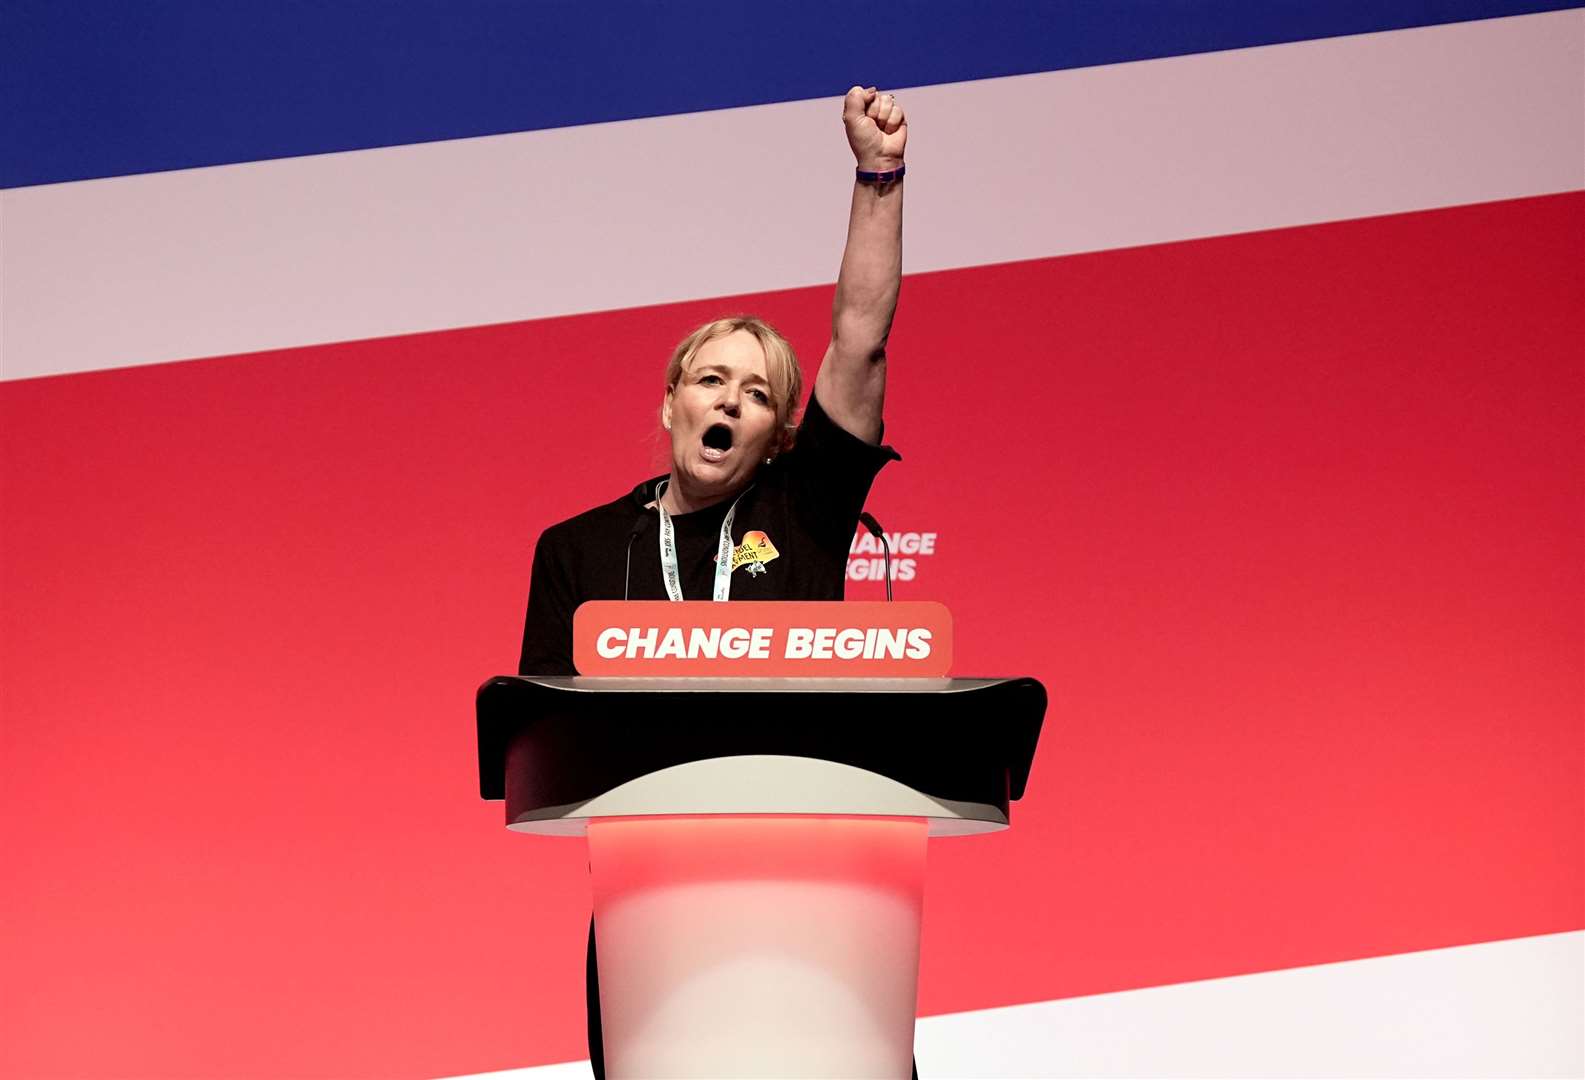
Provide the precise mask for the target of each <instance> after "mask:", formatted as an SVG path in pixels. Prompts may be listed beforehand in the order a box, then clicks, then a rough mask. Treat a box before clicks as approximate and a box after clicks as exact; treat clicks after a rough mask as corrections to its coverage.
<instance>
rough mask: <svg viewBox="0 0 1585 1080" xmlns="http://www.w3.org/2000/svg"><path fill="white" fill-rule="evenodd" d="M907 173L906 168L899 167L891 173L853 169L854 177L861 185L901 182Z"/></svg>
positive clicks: (904, 166) (903, 166)
mask: <svg viewBox="0 0 1585 1080" xmlns="http://www.w3.org/2000/svg"><path fill="white" fill-rule="evenodd" d="M907 171H908V166H906V165H899V166H897V168H895V169H893V170H892V171H891V172H865V171H864V170H863V169H855V170H854V175H855V176H856V177H857V178H858V182H859V183H861V184H890V183H891V182H892V181H893V180H901V179H902V178H903V174H904V173H906V172H907Z"/></svg>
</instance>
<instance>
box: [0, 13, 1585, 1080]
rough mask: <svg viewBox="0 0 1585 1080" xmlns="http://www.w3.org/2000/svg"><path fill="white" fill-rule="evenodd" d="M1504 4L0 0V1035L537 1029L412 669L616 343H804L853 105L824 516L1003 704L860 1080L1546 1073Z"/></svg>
mask: <svg viewBox="0 0 1585 1080" xmlns="http://www.w3.org/2000/svg"><path fill="white" fill-rule="evenodd" d="M1565 6H1568V5H1559V4H1546V3H1504V2H1498V0H1489V2H1477V0H1469V2H1452V0H1444V2H1432V3H1424V2H1417V3H1408V2H1401V3H1400V2H1396V0H1382V2H1377V3H1373V4H1369V5H1363V4H1362V5H1331V6H1323V8H1324V10H1322V9H1316V10H1311V11H1309V12H1304V13H1301V12H1297V11H1296V10H1294V9H1293V7H1292V6H1290V5H1264V4H1254V3H1213V2H1203V3H1195V4H1190V5H1157V4H1152V3H1145V2H1142V0H1141V2H1136V3H1128V4H1117V3H1088V4H1069V5H1063V6H1062V7H1061V8H1060V9H1058V8H1057V7H1055V6H1049V7H1048V6H1046V5H1030V6H1028V7H1023V6H1011V5H1008V6H998V5H992V6H989V7H976V8H974V9H973V10H972V11H971V10H970V8H968V7H961V8H960V7H959V6H957V5H926V6H920V7H913V8H910V7H907V6H904V7H902V8H899V9H897V10H894V11H882V10H878V9H873V8H863V7H853V6H852V5H840V6H839V5H831V4H813V5H799V6H797V7H796V9H794V8H786V9H781V8H777V9H776V10H739V9H737V8H735V7H728V6H724V5H723V6H721V7H718V8H705V7H691V6H688V5H653V6H651V5H644V6H642V7H639V6H634V7H631V8H630V7H629V6H626V5H609V6H607V7H604V8H601V7H598V6H596V7H593V8H591V7H590V6H589V5H587V4H578V5H573V4H564V5H563V4H552V5H514V4H505V3H482V2H481V3H469V4H460V5H458V4H432V3H426V4H408V5H388V4H375V3H361V4H360V3H354V4H334V5H288V6H276V5H253V6H251V7H250V8H247V9H241V8H235V7H231V6H227V5H221V6H220V7H216V6H214V5H207V4H198V3H175V4H164V5H157V6H152V7H144V6H128V5H120V4H111V3H99V4H93V3H90V4H80V5H75V6H72V7H69V8H66V7H62V6H60V5H53V4H51V5H45V4H35V3H27V2H23V3H18V2H11V3H8V4H7V5H6V9H7V10H6V22H7V24H8V26H7V34H6V38H7V43H6V45H5V50H6V53H5V58H4V63H3V64H0V68H3V69H4V75H3V76H0V77H3V78H4V80H5V86H4V91H5V98H6V100H7V107H6V109H5V110H4V115H3V117H0V136H3V137H0V147H3V150H0V154H3V169H4V174H3V177H0V180H3V183H4V185H5V186H6V190H5V192H4V193H3V204H0V206H3V213H4V219H3V228H4V233H3V239H4V253H3V257H4V263H3V272H4V310H3V317H4V326H3V335H4V336H3V347H4V352H3V362H4V374H5V377H6V379H7V382H6V383H5V384H4V386H3V387H0V407H3V435H0V439H3V443H0V448H3V468H4V490H3V496H4V517H3V528H4V538H3V543H4V547H3V557H4V562H3V571H0V573H3V579H0V581H3V589H4V594H3V605H4V607H3V616H0V632H3V635H4V638H3V645H4V653H3V658H4V673H3V674H4V679H3V690H0V693H3V699H0V701H3V707H4V726H3V730H0V740H3V742H0V755H3V756H0V770H3V776H0V830H3V833H0V836H3V851H4V856H3V866H4V875H5V877H4V888H3V890H0V916H3V917H0V925H3V927H4V929H3V931H0V933H3V938H0V985H3V994H4V996H3V999H0V1015H3V1016H4V1017H5V1020H4V1028H5V1031H4V1035H3V1036H0V1071H3V1073H4V1075H6V1076H13V1077H29V1078H43V1077H83V1076H116V1077H238V1078H243V1077H247V1078H253V1077H258V1078H266V1077H285V1076H290V1077H326V1078H329V1077H421V1076H445V1075H460V1074H465V1073H476V1072H482V1071H486V1070H492V1069H508V1068H527V1067H531V1066H544V1065H551V1064H553V1063H556V1062H568V1061H573V1060H575V1059H578V1058H580V1057H583V1056H584V1053H585V1051H584V1043H583V1013H582V1010H583V991H582V979H583V974H582V967H583V950H584V937H583V935H584V931H585V927H586V921H587V917H588V909H589V895H588V883H587V874H586V869H585V855H584V852H583V849H582V845H580V844H578V843H574V842H558V841H554V840H545V839H537V838H526V837H522V836H517V835H512V834H508V833H507V832H506V831H505V830H504V829H503V828H502V817H501V808H500V805H499V804H493V803H484V802H481V801H480V800H479V799H478V797H477V787H476V776H475V758H474V742H473V717H472V694H473V691H474V688H475V687H476V686H477V685H478V684H479V683H480V682H481V681H482V680H484V679H485V678H487V677H488V676H490V675H493V674H496V673H500V672H509V671H511V670H512V669H513V667H514V665H515V661H516V656H517V647H518V641H519V635H520V633H521V620H522V615H523V607H524V601H525V598H526V593H527V586H528V576H529V560H530V555H531V552H532V550H533V545H534V541H535V539H536V537H537V536H538V534H539V532H540V530H541V529H543V528H544V527H545V526H547V525H549V524H551V523H552V522H555V521H557V520H559V519H561V518H564V517H567V516H569V515H571V514H573V513H576V512H578V511H580V510H582V509H584V508H586V507H588V506H590V505H592V504H594V503H597V502H603V501H606V500H608V499H611V498H614V497H615V496H617V495H618V494H621V493H623V492H625V491H627V490H628V489H629V488H630V487H631V486H632V485H633V484H634V483H635V482H636V481H637V480H639V479H641V478H644V477H647V476H650V475H654V474H656V473H658V472H660V471H661V470H662V467H663V466H662V460H663V450H662V443H661V442H660V439H659V435H658V432H657V426H658V425H657V417H656V410H657V407H658V406H659V404H660V398H661V391H662V384H661V372H662V366H663V364H664V361H665V358H666V356H667V354H668V352H669V350H670V348H671V347H672V346H673V344H674V343H675V342H676V341H677V340H678V339H679V338H680V337H682V336H683V335H684V334H685V333H686V332H687V331H688V330H689V329H690V328H692V327H693V326H695V325H696V324H698V323H699V322H701V321H703V320H706V319H709V318H713V317H715V316H718V315H721V314H724V313H733V312H739V311H748V312H754V313H757V314H760V315H762V316H764V317H766V318H768V319H769V320H770V321H771V322H773V323H774V324H776V325H777V326H779V327H780V328H781V329H782V330H783V331H784V332H786V334H787V335H788V336H789V337H790V338H791V340H792V341H793V342H794V343H795V345H796V346H797V347H798V349H799V351H800V354H801V356H802V358H803V361H804V364H805V368H806V373H807V374H808V375H809V376H810V377H812V376H813V374H814V369H815V365H816V364H817V363H818V361H819V358H820V355H821V352H822V350H823V349H824V347H825V344H826V340H827V334H828V320H829V309H830V304H831V291H832V289H831V285H832V282H833V280H834V278H835V272H836V268H837V264H838V258H839V256H840V251H841V244H842V239H843V232H844V226H845V214H846V207H847V200H848V192H849V184H850V175H851V168H852V161H851V159H850V157H849V154H848V151H847V147H846V144H845V141H844V139H843V134H842V128H841V124H840V121H839V104H840V98H841V95H842V93H843V91H845V90H846V89H847V87H848V86H849V85H851V84H853V83H855V82H862V83H866V84H869V83H876V84H879V85H880V86H882V87H883V88H888V89H897V90H898V91H899V94H900V96H901V97H902V99H903V101H904V104H905V106H906V107H907V109H908V114H909V117H910V121H911V124H910V127H911V137H910V143H909V162H908V164H909V178H908V181H907V183H908V191H907V200H908V208H907V217H908V222H907V238H906V249H907V255H906V271H907V278H906V280H905V282H904V286H903V293H902V301H901V306H900V309H899V312H898V316H897V322H896V330H895V333H894V335H893V338H892V342H891V349H890V354H891V358H892V359H891V370H892V383H891V386H890V390H889V394H888V400H887V437H888V441H890V442H892V443H893V444H894V445H895V446H896V447H897V448H898V449H899V450H900V451H901V453H902V455H903V461H902V462H901V463H900V464H894V465H892V466H889V467H888V468H887V470H886V471H885V472H884V473H883V474H882V476H881V478H880V480H879V482H878V484H877V486H876V489H875V492H874V495H873V497H872V501H871V510H872V511H873V513H874V514H875V515H876V516H877V517H878V518H879V519H880V520H881V521H882V522H883V523H884V525H885V526H886V528H887V529H888V530H889V531H891V532H893V533H895V534H898V537H897V539H898V542H899V546H900V549H901V552H902V554H901V558H900V559H899V562H898V565H899V569H900V572H899V574H898V579H899V580H898V582H897V592H898V595H899V596H900V597H908V598H920V599H933V600H941V601H944V602H945V603H946V604H947V605H949V606H950V607H951V609H952V610H953V612H954V613H955V616H956V620H957V628H958V629H957V671H956V673H957V674H960V675H1026V674H1027V675H1033V676H1036V677H1038V678H1039V679H1041V680H1042V681H1043V682H1044V683H1045V684H1046V686H1047V687H1048V688H1049V691H1050V695H1051V707H1050V711H1049V714H1048V716H1047V719H1046V726H1045V733H1044V737H1043V739H1042V742H1041V747H1040V752H1039V755H1038V756H1037V758H1036V761H1035V765H1034V771H1033V776H1032V780H1031V784H1030V789H1029V796H1028V798H1027V799H1026V800H1024V801H1023V802H1022V803H1021V804H1019V805H1018V806H1017V807H1016V808H1015V811H1014V817H1013V820H1014V828H1013V829H1012V830H1011V831H1009V832H1006V833H1004V834H1000V835H997V836H994V837H990V838H985V839H977V840H955V841H954V840H948V841H943V842H940V843H937V844H934V845H933V846H932V848H931V851H930V880H929V893H928V900H927V904H926V923H925V939H924V961H923V965H924V966H923V971H922V980H921V988H920V997H919V1009H920V1014H921V1016H922V1017H924V1018H925V1019H923V1020H922V1021H921V1025H920V1029H919V1030H920V1043H919V1059H920V1071H921V1074H923V1075H927V1076H929V1075H935V1076H942V1075H959V1076H961V1075H986V1076H995V1075H1026V1076H1028V1075H1053V1076H1054V1075H1067V1074H1069V1073H1089V1074H1099V1075H1107V1074H1111V1075H1117V1074H1122V1073H1128V1072H1134V1073H1139V1072H1146V1073H1156V1074H1191V1073H1199V1074H1207V1073H1212V1074H1214V1073H1221V1074H1224V1075H1232V1074H1237V1073H1244V1074H1262V1073H1264V1074H1301V1073H1330V1074H1334V1075H1390V1074H1403V1075H1408V1074H1411V1073H1420V1074H1431V1073H1439V1072H1442V1073H1460V1074H1466V1075H1474V1074H1482V1073H1493V1074H1497V1073H1507V1074H1510V1075H1513V1074H1532V1075H1566V1074H1569V1073H1571V1072H1578V1071H1579V1070H1580V1069H1581V1068H1582V1067H1585V1066H1582V1064H1581V1050H1580V1038H1581V1026H1580V1019H1579V1016H1580V1013H1579V1012H1578V1009H1579V1004H1580V1002H1579V994H1580V990H1579V979H1580V970H1581V961H1580V955H1581V944H1580V943H1581V935H1580V933H1579V931H1580V930H1581V928H1582V927H1585V904H1582V871H1581V849H1582V826H1581V822H1582V787H1581V770H1582V738H1581V681H1582V680H1581V676H1582V671H1581V656H1582V645H1585V640H1582V618H1581V614H1582V613H1581V595H1582V592H1581V588H1582V567H1585V550H1582V525H1585V522H1582V503H1585V485H1582V478H1581V463H1582V460H1585V456H1582V450H1585V446H1582V401H1585V385H1582V384H1585V379H1582V367H1585V365H1582V346H1581V342H1582V341H1585V259H1582V258H1581V251H1582V243H1585V193H1582V189H1585V146H1582V140H1585V115H1582V114H1585V105H1582V100H1581V89H1580V88H1581V85H1582V77H1585V18H1582V15H1581V13H1580V12H1578V11H1547V10H1545V9H1549V8H1553V7H1565ZM610 556H611V558H613V559H619V558H621V556H622V553H621V552H620V551H612V552H611V553H610ZM876 572H877V571H876V563H875V561H874V560H873V555H872V553H871V552H869V551H868V550H855V552H854V556H853V561H852V564H851V567H850V577H851V578H852V581H851V583H850V588H849V595H850V596H852V597H863V598H871V597H876V596H878V595H879V593H880V583H879V582H878V581H877V580H876ZM745 722H752V720H751V718H745ZM1238 977H1242V978H1238ZM1144 988H1156V989H1152V990H1146V989H1144ZM1122 991H1133V992H1134V993H1118V992H1122ZM1011 1006H1018V1007H1017V1008H1010V1007H1011ZM571 1069H572V1067H569V1070H571ZM569 1070H555V1069H550V1070H546V1071H545V1073H544V1075H550V1073H552V1072H559V1071H569ZM524 1075H529V1073H525V1074H524ZM536 1075H537V1073H536ZM569 1075H570V1072H569Z"/></svg>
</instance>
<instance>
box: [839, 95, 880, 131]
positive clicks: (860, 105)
mask: <svg viewBox="0 0 1585 1080" xmlns="http://www.w3.org/2000/svg"><path fill="white" fill-rule="evenodd" d="M874 96H875V91H873V90H866V89H864V87H862V86H855V87H853V88H852V89H851V90H849V91H848V94H847V97H845V98H843V99H842V119H843V120H845V121H847V122H849V123H852V122H853V121H854V120H858V119H860V118H861V117H863V116H864V114H865V113H866V112H867V111H868V109H869V105H870V99H871V98H873V97H874Z"/></svg>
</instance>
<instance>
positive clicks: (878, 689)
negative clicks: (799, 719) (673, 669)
mask: <svg viewBox="0 0 1585 1080" xmlns="http://www.w3.org/2000/svg"><path fill="white" fill-rule="evenodd" d="M520 678H522V679H523V681H524V682H530V683H534V684H535V685H538V686H544V687H547V688H549V689H552V690H571V691H582V692H588V693H612V692H618V693H633V692H635V691H638V692H642V693H659V694H664V693H734V694H742V693H770V694H866V693H869V694H940V693H960V692H963V691H966V690H978V689H981V688H983V687H987V686H994V685H995V684H996V683H999V682H1004V681H1006V680H1003V679H791V678H781V679H722V678H715V677H709V678H684V679H676V678H673V679H645V678H591V677H589V676H584V675H572V676H560V675H558V676H520Z"/></svg>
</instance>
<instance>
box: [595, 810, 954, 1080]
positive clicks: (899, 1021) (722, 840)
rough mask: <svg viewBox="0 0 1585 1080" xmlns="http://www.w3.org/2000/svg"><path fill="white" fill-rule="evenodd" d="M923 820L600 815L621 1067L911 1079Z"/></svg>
mask: <svg viewBox="0 0 1585 1080" xmlns="http://www.w3.org/2000/svg"><path fill="white" fill-rule="evenodd" d="M927 835H928V826H927V824H926V822H925V821H924V820H922V819H897V818H877V817H863V818H859V817H830V816H811V815H800V816H789V817H778V816H765V817H727V816H711V817H645V818H617V819H599V820H594V821H590V822H589V824H588V842H589V858H590V870H591V872H592V874H593V882H594V914H595V935H596V944H597V948H598V953H599V977H600V1011H601V1015H602V1017H603V1025H604V1046H605V1060H606V1074H607V1076H609V1077H610V1078H611V1080H622V1078H629V1077H632V1078H636V1077H644V1078H660V1077H679V1078H681V1077H689V1078H694V1077H697V1078H707V1077H742V1078H749V1077H788V1076H798V1077H844V1078H859V1077H887V1078H903V1080H906V1078H907V1077H908V1076H909V1074H910V1070H911V1065H912V1055H913V1029H914V1008H915V1002H916V998H917V992H918V972H919V924H920V917H921V913H922V910H923V895H924V870H925V843H926V837H927Z"/></svg>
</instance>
